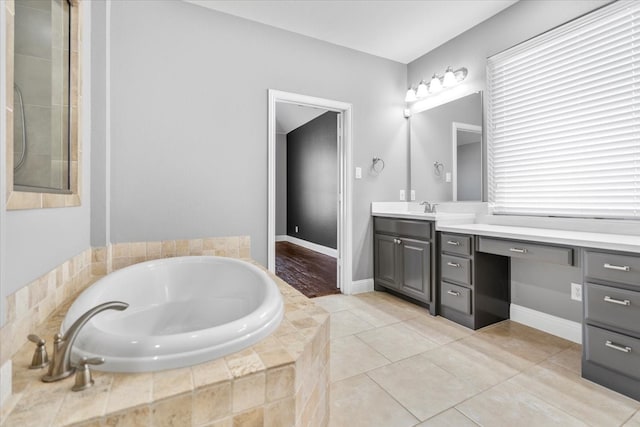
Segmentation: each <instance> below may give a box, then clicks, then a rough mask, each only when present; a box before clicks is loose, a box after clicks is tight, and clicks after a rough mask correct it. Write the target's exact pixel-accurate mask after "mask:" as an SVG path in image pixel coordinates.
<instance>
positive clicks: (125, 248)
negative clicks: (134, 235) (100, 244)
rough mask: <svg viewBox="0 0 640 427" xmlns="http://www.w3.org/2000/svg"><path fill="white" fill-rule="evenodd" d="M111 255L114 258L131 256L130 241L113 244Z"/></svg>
mask: <svg viewBox="0 0 640 427" xmlns="http://www.w3.org/2000/svg"><path fill="white" fill-rule="evenodd" d="M111 256H112V257H113V258H126V257H129V256H131V249H130V244H129V243H116V244H113V245H111Z"/></svg>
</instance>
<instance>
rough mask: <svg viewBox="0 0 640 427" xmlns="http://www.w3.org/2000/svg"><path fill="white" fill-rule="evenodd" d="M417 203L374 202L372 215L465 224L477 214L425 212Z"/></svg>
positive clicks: (471, 220)
mask: <svg viewBox="0 0 640 427" xmlns="http://www.w3.org/2000/svg"><path fill="white" fill-rule="evenodd" d="M423 209H424V208H422V207H421V206H418V204H417V203H407V202H373V203H371V215H373V216H381V217H387V218H403V219H418V220H424V221H436V222H437V223H443V224H444V223H446V224H464V223H469V222H473V220H474V219H475V217H476V215H475V213H470V212H438V211H436V212H434V213H425V212H424V211H423Z"/></svg>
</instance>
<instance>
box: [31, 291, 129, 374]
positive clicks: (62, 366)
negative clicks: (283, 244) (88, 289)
mask: <svg viewBox="0 0 640 427" xmlns="http://www.w3.org/2000/svg"><path fill="white" fill-rule="evenodd" d="M127 307H129V304H127V303H126V302H121V301H110V302H105V303H103V304H100V305H96V306H95V307H93V308H92V309H90V310H88V311H87V312H86V313H84V314H83V315H82V316H80V317H79V318H78V320H76V321H75V322H74V323H73V325H71V327H69V329H68V330H67V331H66V332H65V333H64V335H61V334H56V336H55V337H54V342H53V356H52V357H51V363H50V364H49V372H48V373H47V374H46V375H45V376H43V377H42V381H44V382H46V383H49V382H53V381H58V380H61V379H63V378H67V377H68V376H70V375H71V374H73V373H74V372H75V370H76V368H75V367H74V366H71V349H72V347H73V343H74V342H75V340H76V338H77V336H78V333H79V332H80V329H82V327H83V326H84V325H85V324H86V323H87V322H88V321H89V320H90V319H91V318H92V317H93V316H95V315H96V314H98V313H101V312H103V311H105V310H118V311H122V310H124V309H126V308H127Z"/></svg>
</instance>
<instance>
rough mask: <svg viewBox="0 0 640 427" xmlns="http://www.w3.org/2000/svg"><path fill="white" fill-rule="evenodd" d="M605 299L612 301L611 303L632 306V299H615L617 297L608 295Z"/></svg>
mask: <svg viewBox="0 0 640 427" xmlns="http://www.w3.org/2000/svg"><path fill="white" fill-rule="evenodd" d="M604 301H605V302H610V303H613V304H618V305H626V306H630V305H631V301H629V300H628V299H625V300H622V299H615V298H611V297H610V296H608V295H607V296H605V297H604Z"/></svg>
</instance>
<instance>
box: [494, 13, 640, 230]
mask: <svg viewBox="0 0 640 427" xmlns="http://www.w3.org/2000/svg"><path fill="white" fill-rule="evenodd" d="M487 89H488V90H487V91H488V111H487V149H488V152H487V159H488V160H487V166H488V190H489V206H490V208H491V211H492V212H493V213H495V214H510V215H539V216H567V217H595V218H632V219H640V2H628V1H619V2H616V3H614V4H611V5H608V6H606V7H603V8H601V9H598V10H596V11H594V12H592V13H590V14H588V15H585V16H583V17H581V18H578V19H576V20H574V21H571V22H569V23H567V24H565V25H563V26H561V27H558V28H556V29H553V30H551V31H549V32H547V33H545V34H542V35H540V36H538V37H536V38H534V39H531V40H529V41H527V42H524V43H522V44H520V45H518V46H515V47H513V48H511V49H509V50H507V51H504V52H502V53H499V54H497V55H495V56H493V57H491V58H489V59H488V63H487Z"/></svg>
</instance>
